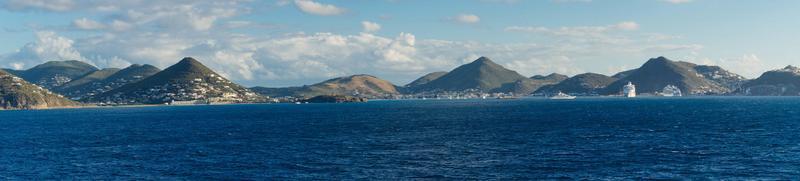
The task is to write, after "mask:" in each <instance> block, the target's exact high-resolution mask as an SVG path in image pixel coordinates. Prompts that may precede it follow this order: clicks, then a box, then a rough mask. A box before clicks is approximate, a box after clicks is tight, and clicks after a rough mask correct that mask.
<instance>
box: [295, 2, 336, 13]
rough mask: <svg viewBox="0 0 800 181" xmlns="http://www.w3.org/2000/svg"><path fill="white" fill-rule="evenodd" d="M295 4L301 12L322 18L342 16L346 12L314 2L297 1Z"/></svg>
mask: <svg viewBox="0 0 800 181" xmlns="http://www.w3.org/2000/svg"><path fill="white" fill-rule="evenodd" d="M294 4H295V6H297V8H298V9H300V11H303V12H305V13H309V14H314V15H320V16H332V15H340V14H344V13H345V12H346V10H345V9H343V8H340V7H336V6H334V5H330V4H322V3H318V2H314V1H312V0H295V1H294Z"/></svg>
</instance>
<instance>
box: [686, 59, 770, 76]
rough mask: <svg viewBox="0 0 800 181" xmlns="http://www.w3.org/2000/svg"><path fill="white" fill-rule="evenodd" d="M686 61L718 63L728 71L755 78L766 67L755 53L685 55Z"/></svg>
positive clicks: (708, 63)
mask: <svg viewBox="0 0 800 181" xmlns="http://www.w3.org/2000/svg"><path fill="white" fill-rule="evenodd" d="M686 59H687V60H688V61H691V62H697V63H701V64H706V65H718V66H720V67H722V68H724V69H726V70H728V71H731V72H734V73H736V74H740V75H742V76H745V77H748V78H757V77H758V76H760V75H761V73H763V72H764V70H767V69H768V66H767V64H766V62H764V61H763V60H761V59H760V58H758V56H757V55H755V54H744V55H742V56H741V57H733V58H719V59H711V58H697V57H687V58H686Z"/></svg>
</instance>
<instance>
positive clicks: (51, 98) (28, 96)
mask: <svg viewBox="0 0 800 181" xmlns="http://www.w3.org/2000/svg"><path fill="white" fill-rule="evenodd" d="M79 105H80V104H79V103H77V102H73V101H70V100H68V99H66V98H64V96H61V95H59V94H56V93H53V92H50V91H48V90H47V89H44V88H42V87H39V86H36V85H33V84H31V83H29V82H27V81H25V80H24V79H22V78H19V77H17V76H14V75H12V74H9V73H7V72H5V71H3V70H0V109H44V108H56V107H75V106H79Z"/></svg>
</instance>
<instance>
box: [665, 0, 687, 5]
mask: <svg viewBox="0 0 800 181" xmlns="http://www.w3.org/2000/svg"><path fill="white" fill-rule="evenodd" d="M661 1H664V2H667V3H672V4H683V3H690V2H692V0H661Z"/></svg>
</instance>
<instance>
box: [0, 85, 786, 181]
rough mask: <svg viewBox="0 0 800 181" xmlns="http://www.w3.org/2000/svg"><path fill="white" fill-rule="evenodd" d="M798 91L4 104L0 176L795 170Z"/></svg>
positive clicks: (632, 175) (390, 176)
mask: <svg viewBox="0 0 800 181" xmlns="http://www.w3.org/2000/svg"><path fill="white" fill-rule="evenodd" d="M798 130H800V98H798V97H679V98H634V99H625V98H578V99H576V100H547V99H542V98H525V99H513V100H413V101H412V100H403V101H371V102H368V103H349V104H301V105H296V104H247V105H210V106H153V107H124V108H123V107H120V108H83V109H52V110H25V111H0V179H3V180H8V179H23V180H46V179H81V180H83V179H102V180H108V179H125V180H127V179H158V180H161V179H165V180H172V179H175V180H185V179H190V180H205V179H213V180H220V179H222V180H226V179H237V180H238V179H253V180H264V179H269V180H295V179H302V180H305V179H334V180H339V179H371V180H395V179H412V180H413V179H444V180H447V179H453V180H471V179H476V180H494V179H500V180H510V179H518V180H540V179H611V180H618V179H676V178H677V179H687V178H688V179H734V180H738V179H796V178H800V131H798Z"/></svg>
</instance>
